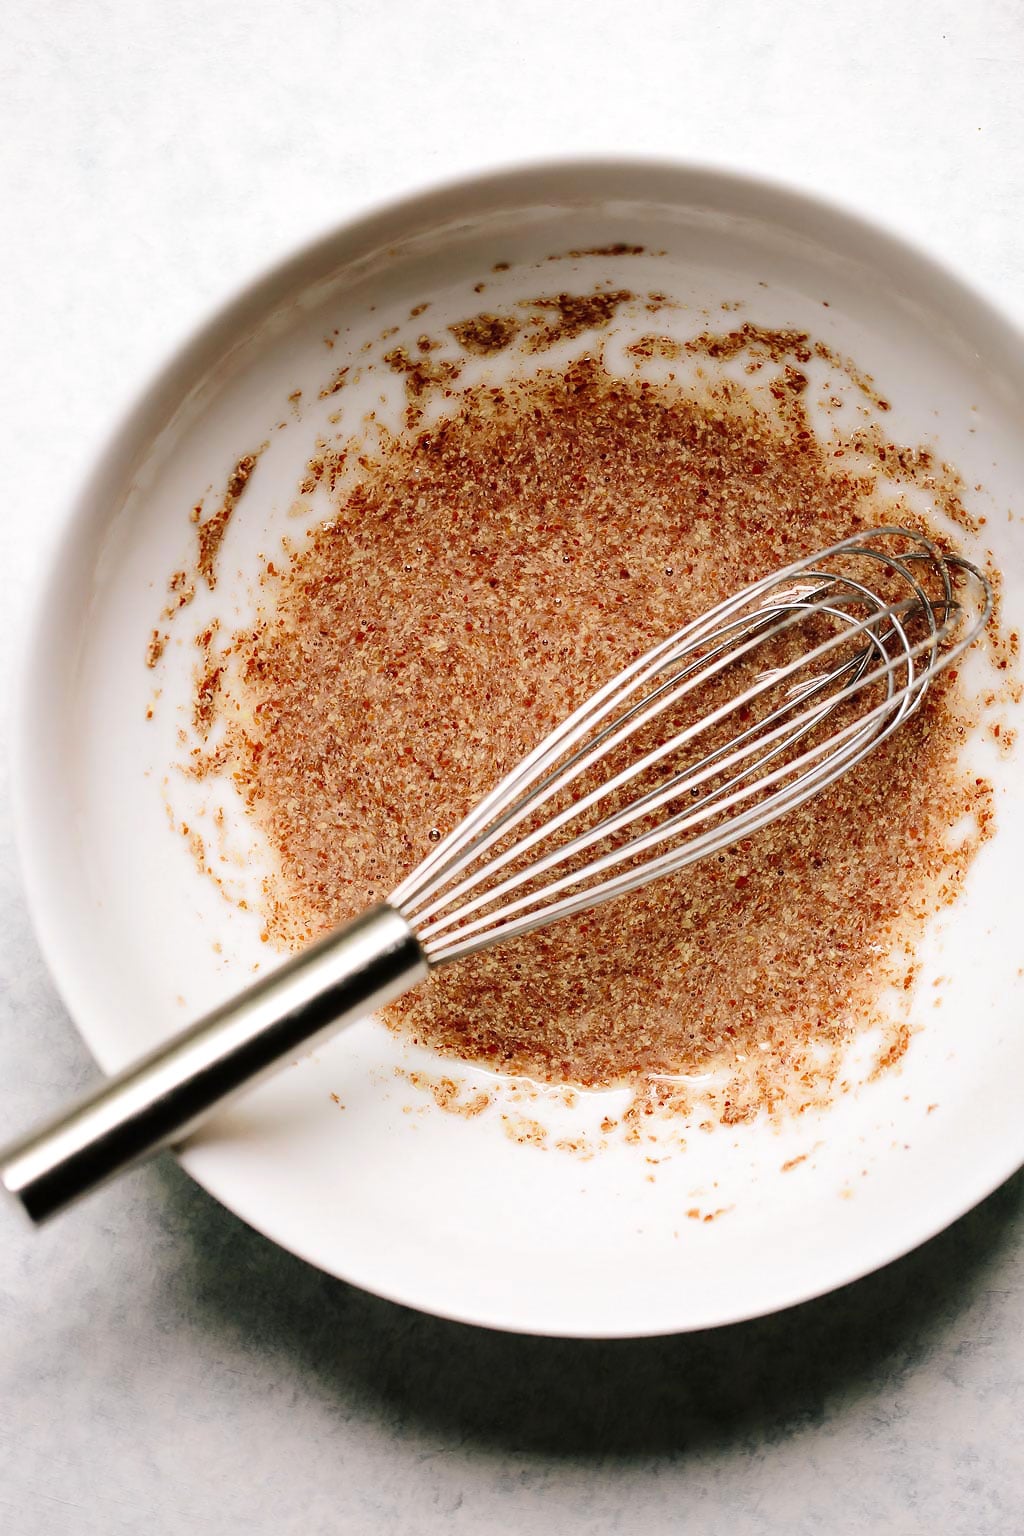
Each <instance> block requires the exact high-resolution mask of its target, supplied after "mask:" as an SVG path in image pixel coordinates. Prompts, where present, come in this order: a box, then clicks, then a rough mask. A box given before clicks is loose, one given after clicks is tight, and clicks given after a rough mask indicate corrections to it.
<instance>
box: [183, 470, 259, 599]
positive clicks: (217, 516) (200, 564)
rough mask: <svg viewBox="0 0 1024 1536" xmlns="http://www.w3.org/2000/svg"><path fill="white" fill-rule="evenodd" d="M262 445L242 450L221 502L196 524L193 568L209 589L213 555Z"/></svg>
mask: <svg viewBox="0 0 1024 1536" xmlns="http://www.w3.org/2000/svg"><path fill="white" fill-rule="evenodd" d="M266 447H267V444H266V443H264V444H263V445H262V446H261V447H259V448H257V450H256V452H255V453H244V454H243V455H242V457H241V458H240V459H239V460H238V463H237V464H236V465H235V467H234V469H233V470H232V471H231V473H230V475H229V476H228V482H227V485H226V486H225V487H224V495H223V496H222V497H221V503H220V506H219V507H218V508H217V510H216V512H214V513H213V514H212V515H211V516H210V517H208V518H206V519H204V520H202V521H198V522H197V523H196V534H197V537H198V540H199V554H198V557H197V560H196V570H197V572H198V574H199V575H200V576H202V577H203V579H204V580H205V582H206V585H207V586H208V587H209V588H210V591H211V592H212V591H213V589H214V588H215V587H216V585H217V556H218V555H219V553H220V546H221V544H222V542H223V539H224V535H225V534H226V533H227V531H228V524H229V523H230V521H231V518H232V515H233V513H234V510H235V508H236V506H237V505H238V502H239V500H240V498H241V497H242V495H243V493H244V491H245V489H246V487H247V485H248V484H249V481H250V479H251V478H252V472H253V470H254V469H255V468H256V464H257V462H258V460H259V457H260V454H261V453H262V452H263V451H264V449H265V448H266Z"/></svg>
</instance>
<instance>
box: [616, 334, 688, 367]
mask: <svg viewBox="0 0 1024 1536" xmlns="http://www.w3.org/2000/svg"><path fill="white" fill-rule="evenodd" d="M685 351H686V348H685V346H684V345H683V343H682V342H681V341H676V340H675V339H674V338H673V337H672V336H658V335H655V334H654V332H653V331H650V332H648V333H647V334H646V335H643V336H639V337H638V338H637V339H636V341H634V342H633V343H632V344H631V345H630V346H628V347H627V348H626V355H627V356H628V357H632V358H634V359H635V360H636V361H637V362H650V360H651V359H652V358H655V357H657V358H662V359H664V360H665V361H667V362H674V361H676V359H678V358H680V357H682V356H683V355H684V353H685Z"/></svg>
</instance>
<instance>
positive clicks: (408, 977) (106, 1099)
mask: <svg viewBox="0 0 1024 1536" xmlns="http://www.w3.org/2000/svg"><path fill="white" fill-rule="evenodd" d="M427 971H428V965H427V961H426V959H425V958H424V955H423V951H422V949H421V948H420V945H419V941H418V939H417V938H416V935H415V934H414V933H413V931H412V929H411V928H410V926H409V924H408V923H407V922H406V920H405V918H404V917H402V916H401V914H400V913H399V912H397V911H395V909H394V907H391V906H388V905H387V904H386V903H383V904H381V905H380V906H376V907H371V908H370V909H369V911H367V912H364V913H363V914H362V916H360V917H357V918H356V919H355V921H354V922H351V923H349V924H347V925H346V926H345V927H344V928H340V929H338V930H337V931H336V932H335V933H332V934H329V935H328V936H327V937H326V938H325V939H322V940H320V942H319V943H317V944H315V945H312V946H311V947H310V948H309V949H308V950H305V951H304V952H303V953H302V954H300V955H297V956H296V957H295V959H293V960H290V961H288V962H287V963H286V964H285V965H283V966H281V967H280V968H279V969H278V970H276V971H274V972H273V973H272V974H271V975H269V976H267V977H266V978H265V979H263V980H262V981H259V982H257V983H256V985H255V986H253V987H250V988H249V989H248V991H246V992H243V993H242V994H241V995H240V996H239V997H236V998H234V999H232V1001H231V1002H229V1003H226V1004H224V1006H223V1007H221V1008H217V1009H215V1010H214V1011H213V1012H212V1013H209V1014H207V1015H206V1016H205V1018H202V1019H200V1020H199V1021H198V1023H196V1024H193V1025H192V1026H191V1027H190V1028H189V1029H186V1030H184V1031H183V1032H182V1033H181V1034H180V1035H176V1036H175V1037H174V1038H173V1039H172V1040H170V1041H168V1042H167V1044H165V1045H161V1046H158V1047H157V1049H156V1050H154V1051H152V1052H150V1054H149V1055H147V1056H144V1057H143V1058H142V1060H141V1061H139V1062H137V1063H136V1064H135V1065H134V1066H131V1067H128V1068H127V1069H126V1070H125V1071H124V1072H121V1073H120V1074H119V1075H118V1076H117V1077H114V1078H111V1079H110V1080H109V1081H108V1082H107V1083H105V1084H104V1085H103V1086H102V1087H101V1088H100V1089H98V1090H97V1091H94V1092H92V1093H90V1094H89V1095H88V1096H87V1097H85V1098H84V1099H82V1100H81V1101H80V1102H79V1103H78V1104H76V1105H74V1106H72V1107H71V1108H70V1109H69V1110H65V1111H64V1113H62V1114H61V1115H59V1116H57V1117H56V1118H55V1119H53V1120H51V1121H50V1122H49V1124H47V1125H44V1126H42V1127H41V1128H40V1129H39V1130H37V1131H35V1132H33V1133H32V1134H31V1135H29V1136H26V1137H24V1138H23V1139H22V1140H20V1141H18V1142H16V1143H14V1144H12V1145H11V1146H8V1147H6V1148H4V1149H3V1150H2V1151H0V1181H2V1183H3V1185H4V1187H5V1188H6V1189H7V1190H8V1191H9V1192H10V1193H11V1194H12V1195H14V1196H15V1197H16V1198H17V1199H18V1200H19V1201H20V1202H21V1204H22V1206H23V1207H24V1209H25V1210H26V1211H27V1213H28V1215H29V1216H30V1217H31V1218H32V1220H33V1221H35V1222H42V1221H45V1220H46V1219H47V1217H49V1216H53V1215H56V1213H57V1212H58V1211H60V1210H62V1209H63V1208H64V1207H65V1206H67V1205H70V1204H71V1202H72V1201H73V1200H77V1199H78V1198H79V1196H81V1195H84V1194H87V1193H88V1192H89V1191H90V1190H92V1189H95V1188H96V1186H97V1185H99V1184H102V1183H103V1182H104V1181H105V1180H107V1179H109V1178H112V1177H113V1175H114V1174H117V1173H120V1172H122V1171H123V1170H124V1169H126V1168H129V1167H131V1166H132V1165H133V1164H135V1163H138V1162H141V1161H142V1159H143V1158H146V1157H148V1156H149V1155H150V1154H151V1153H153V1152H156V1151H158V1150H159V1149H160V1148H161V1147H166V1146H169V1145H171V1144H174V1143H177V1142H180V1141H182V1140H184V1138H185V1137H186V1136H188V1135H189V1133H190V1132H192V1131H194V1130H195V1129H196V1128H197V1127H198V1126H199V1125H200V1124H201V1122H202V1121H203V1120H205V1119H206V1117H207V1116H208V1115H210V1114H212V1113H213V1112H214V1110H216V1109H219V1108H220V1107H221V1106H222V1105H223V1104H225V1103H227V1101H228V1100H229V1099H232V1098H234V1097H235V1095H236V1094H238V1093H240V1092H241V1091H242V1090H243V1089H245V1088H247V1087H249V1086H251V1085H252V1084H254V1083H256V1082H258V1081H260V1079H262V1078H264V1077H266V1076H268V1075H269V1074H270V1073H271V1072H272V1071H273V1070H274V1068H275V1067H278V1066H280V1065H281V1064H282V1063H283V1062H285V1061H287V1060H288V1059H289V1058H291V1057H293V1056H294V1055H295V1054H296V1053H298V1052H300V1051H302V1050H306V1049H309V1048H310V1047H311V1046H313V1045H314V1044H317V1043H319V1042H320V1041H321V1040H323V1039H325V1038H326V1037H327V1035H329V1034H331V1033H333V1031H334V1030H336V1029H338V1028H340V1027H341V1026H342V1025H343V1024H348V1023H351V1022H352V1021H353V1020H355V1019H357V1018H363V1017H365V1015H366V1014H368V1013H372V1012H373V1011H374V1009H376V1008H381V1007H383V1005H384V1004H385V1003H388V1002H391V1001H392V1000H393V999H394V998H396V997H399V996H401V994H402V993H403V992H407V991H408V990H409V988H410V987H413V986H415V985H416V984H417V982H420V981H423V980H424V979H425V977H426V975H427Z"/></svg>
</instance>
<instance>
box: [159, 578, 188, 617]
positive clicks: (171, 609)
mask: <svg viewBox="0 0 1024 1536" xmlns="http://www.w3.org/2000/svg"><path fill="white" fill-rule="evenodd" d="M167 595H168V602H167V605H166V607H165V608H164V611H163V613H162V614H161V615H160V616H161V618H164V619H173V618H174V617H175V615H176V614H177V613H178V612H179V610H180V609H182V608H187V607H188V605H189V603H190V602H191V601H192V599H193V598H194V597H195V595H196V588H195V583H194V582H193V581H192V580H191V579H190V578H189V574H188V572H187V571H175V572H174V574H173V575H172V577H171V579H170V581H169V582H168V583H167Z"/></svg>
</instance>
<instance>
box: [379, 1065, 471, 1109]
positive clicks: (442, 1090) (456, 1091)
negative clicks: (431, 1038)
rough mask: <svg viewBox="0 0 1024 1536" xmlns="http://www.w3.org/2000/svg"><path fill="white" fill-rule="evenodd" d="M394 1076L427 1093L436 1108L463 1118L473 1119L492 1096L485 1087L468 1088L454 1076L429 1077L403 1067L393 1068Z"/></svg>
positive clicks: (426, 1074)
mask: <svg viewBox="0 0 1024 1536" xmlns="http://www.w3.org/2000/svg"><path fill="white" fill-rule="evenodd" d="M395 1076H396V1077H401V1078H405V1079H406V1081H407V1082H409V1083H411V1085H412V1086H413V1087H414V1088H419V1089H422V1090H423V1091H424V1092H425V1093H429V1095H430V1097H431V1098H432V1099H433V1101H434V1103H435V1104H436V1105H437V1107H438V1109H441V1110H443V1111H444V1113H445V1114H446V1115H461V1116H462V1118H463V1119H464V1120H473V1119H475V1118H476V1116H477V1115H482V1114H483V1112H484V1110H485V1109H487V1108H488V1107H489V1106H490V1104H491V1103H492V1096H491V1094H489V1093H488V1092H487V1091H486V1090H485V1089H483V1088H476V1089H473V1088H468V1087H467V1086H466V1085H465V1084H463V1083H458V1082H456V1080H455V1078H454V1077H431V1076H430V1074H429V1073H426V1072H407V1071H405V1069H404V1068H403V1067H396V1068H395ZM464 1090H465V1091H464Z"/></svg>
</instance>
